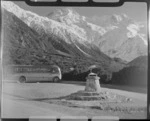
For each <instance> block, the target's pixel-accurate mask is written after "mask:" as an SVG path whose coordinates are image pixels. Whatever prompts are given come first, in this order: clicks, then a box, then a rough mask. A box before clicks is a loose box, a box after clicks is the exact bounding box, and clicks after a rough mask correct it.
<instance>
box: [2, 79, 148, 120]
mask: <svg viewBox="0 0 150 121" xmlns="http://www.w3.org/2000/svg"><path fill="white" fill-rule="evenodd" d="M84 88H85V86H84V83H83V84H79V83H74V82H70V84H68V83H67V82H63V83H25V84H20V83H3V95H2V96H3V102H2V106H3V107H2V109H3V110H2V117H7V118H29V117H30V116H41V115H42V116H57V117H59V116H68V115H69V116H89V117H93V116H100V115H105V116H108V115H114V116H115V115H117V114H115V113H112V112H109V113H108V112H104V111H100V110H98V111H97V110H91V109H84V108H73V107H66V106H63V105H56V104H49V103H45V102H42V101H41V100H43V99H49V98H57V97H61V96H66V95H69V94H71V93H74V92H77V91H79V90H84ZM102 89H103V90H109V91H111V92H116V93H118V94H121V95H126V96H129V97H133V98H135V99H137V100H141V101H142V103H144V104H146V100H147V95H146V94H142V93H134V92H128V91H122V90H118V89H108V88H102ZM122 117H127V118H129V117H131V115H130V114H125V115H122ZM139 117H141V118H142V117H143V114H142V115H141V116H140V115H139ZM144 117H146V116H144Z"/></svg>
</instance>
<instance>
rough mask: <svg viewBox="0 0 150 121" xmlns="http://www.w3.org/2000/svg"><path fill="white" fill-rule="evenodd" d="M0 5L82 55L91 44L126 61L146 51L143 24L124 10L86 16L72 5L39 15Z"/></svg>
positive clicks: (6, 3) (4, 3) (41, 33)
mask: <svg viewBox="0 0 150 121" xmlns="http://www.w3.org/2000/svg"><path fill="white" fill-rule="evenodd" d="M2 8H4V9H5V10H7V11H9V12H11V13H13V14H14V15H16V16H17V17H18V18H19V19H21V20H22V21H23V22H25V23H26V24H27V25H28V26H29V27H31V28H32V29H34V30H35V31H36V32H38V33H39V34H40V35H43V36H45V35H46V36H53V37H54V38H55V37H56V38H59V39H56V41H57V43H62V42H65V43H66V44H67V45H71V46H74V47H75V48H77V49H78V51H80V52H81V53H82V54H83V55H85V56H91V52H90V51H89V50H88V49H93V48H95V49H96V50H98V51H102V52H104V53H105V54H106V55H108V56H109V57H112V58H121V59H123V60H126V61H131V60H133V59H134V58H136V57H138V56H142V55H146V54H147V38H146V33H145V32H143V30H145V26H144V24H142V23H140V22H136V21H134V20H133V19H131V18H130V17H128V16H127V15H126V14H121V15H116V14H114V15H112V16H104V17H93V18H87V17H85V16H81V15H79V14H78V13H77V12H76V11H75V10H74V9H72V8H64V9H58V10H56V11H55V12H51V13H50V14H48V15H47V16H39V15H37V14H35V13H33V12H30V11H26V10H23V9H22V8H20V7H19V6H17V5H15V4H14V3H12V2H6V1H5V2H4V1H3V2H2ZM93 55H94V54H93ZM97 56H98V55H97Z"/></svg>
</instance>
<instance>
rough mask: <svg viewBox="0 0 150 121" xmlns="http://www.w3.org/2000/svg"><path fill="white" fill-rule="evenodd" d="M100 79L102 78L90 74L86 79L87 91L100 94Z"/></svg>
mask: <svg viewBox="0 0 150 121" xmlns="http://www.w3.org/2000/svg"><path fill="white" fill-rule="evenodd" d="M99 79H100V77H98V76H97V74H95V73H90V74H89V75H88V77H87V78H86V86H85V91H87V92H97V93H99V92H100V84H99Z"/></svg>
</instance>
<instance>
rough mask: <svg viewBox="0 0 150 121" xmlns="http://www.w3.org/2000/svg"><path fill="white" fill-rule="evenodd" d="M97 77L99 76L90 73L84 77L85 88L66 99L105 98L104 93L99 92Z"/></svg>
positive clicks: (88, 99)
mask: <svg viewBox="0 0 150 121" xmlns="http://www.w3.org/2000/svg"><path fill="white" fill-rule="evenodd" d="M99 79H100V77H98V76H97V74H95V73H90V74H89V75H88V77H87V78H86V80H87V81H86V86H85V89H84V90H81V91H78V92H76V93H73V94H71V95H69V96H68V97H67V99H70V100H83V101H84V100H87V101H90V100H102V99H106V97H107V96H106V94H105V93H103V92H101V87H100V83H99Z"/></svg>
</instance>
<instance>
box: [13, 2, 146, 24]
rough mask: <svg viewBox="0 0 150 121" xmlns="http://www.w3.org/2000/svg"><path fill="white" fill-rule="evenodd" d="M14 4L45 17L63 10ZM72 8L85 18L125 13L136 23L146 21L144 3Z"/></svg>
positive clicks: (21, 3) (19, 3)
mask: <svg viewBox="0 0 150 121" xmlns="http://www.w3.org/2000/svg"><path fill="white" fill-rule="evenodd" d="M14 3H15V4H17V5H18V6H20V7H21V8H23V9H25V10H29V11H32V12H34V13H37V14H39V15H41V16H46V15H48V14H49V13H51V12H52V11H54V10H56V9H59V8H63V7H52V6H47V7H46V6H29V5H27V4H26V3H25V2H23V1H20V2H17V1H16V2H14ZM72 8H73V9H75V10H76V11H77V12H78V13H79V14H80V15H84V16H86V17H93V16H104V15H113V14H121V13H125V14H127V15H128V16H129V17H131V18H133V19H135V20H137V21H147V5H146V3H140V2H139V3H138V2H137V3H135V2H126V3H124V4H123V5H122V6H119V7H72Z"/></svg>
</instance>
